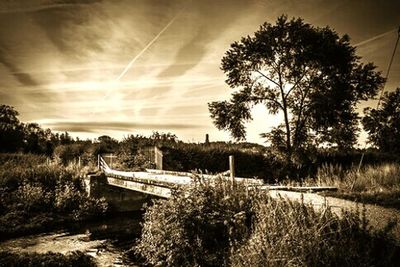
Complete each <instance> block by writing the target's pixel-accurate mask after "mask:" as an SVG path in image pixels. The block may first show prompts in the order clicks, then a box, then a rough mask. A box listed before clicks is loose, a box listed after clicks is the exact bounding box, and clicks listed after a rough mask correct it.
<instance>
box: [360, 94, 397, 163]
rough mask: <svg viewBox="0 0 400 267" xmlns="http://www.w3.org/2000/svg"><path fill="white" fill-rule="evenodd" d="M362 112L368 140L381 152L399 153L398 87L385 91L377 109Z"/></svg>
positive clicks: (367, 109)
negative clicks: (391, 90)
mask: <svg viewBox="0 0 400 267" xmlns="http://www.w3.org/2000/svg"><path fill="white" fill-rule="evenodd" d="M364 112H365V113H366V115H365V117H364V118H363V119H362V123H363V126H364V129H365V130H366V131H367V132H368V140H369V142H370V143H372V144H373V145H375V146H376V147H378V148H379V149H380V150H381V151H383V152H386V153H393V154H397V155H400V88H397V89H396V90H395V91H393V92H386V93H385V95H384V96H383V98H382V104H381V107H380V108H379V109H371V108H366V109H365V110H364Z"/></svg>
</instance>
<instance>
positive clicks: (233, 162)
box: [229, 155, 235, 185]
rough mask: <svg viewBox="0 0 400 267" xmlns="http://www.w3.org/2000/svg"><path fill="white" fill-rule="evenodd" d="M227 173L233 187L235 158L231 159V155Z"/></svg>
mask: <svg viewBox="0 0 400 267" xmlns="http://www.w3.org/2000/svg"><path fill="white" fill-rule="evenodd" d="M229 173H230V177H231V181H232V185H233V184H234V182H235V158H234V157H233V155H230V156H229Z"/></svg>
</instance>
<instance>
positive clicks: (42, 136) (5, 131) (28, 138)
mask: <svg viewBox="0 0 400 267" xmlns="http://www.w3.org/2000/svg"><path fill="white" fill-rule="evenodd" d="M18 115H19V113H18V111H16V110H15V109H14V108H13V107H11V106H8V105H0V152H26V153H28V152H29V153H36V154H46V155H52V154H53V151H54V148H55V147H56V146H57V145H66V144H71V143H73V142H74V140H73V138H72V137H71V136H70V135H69V134H68V132H65V133H61V134H59V133H52V132H51V130H50V129H43V128H41V127H40V126H39V125H38V124H37V123H23V122H21V121H20V120H19V119H18Z"/></svg>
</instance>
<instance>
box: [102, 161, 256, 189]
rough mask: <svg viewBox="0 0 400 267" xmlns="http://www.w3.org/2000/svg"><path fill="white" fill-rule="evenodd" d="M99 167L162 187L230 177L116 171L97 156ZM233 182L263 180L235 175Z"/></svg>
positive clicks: (252, 183) (168, 172) (155, 171)
mask: <svg viewBox="0 0 400 267" xmlns="http://www.w3.org/2000/svg"><path fill="white" fill-rule="evenodd" d="M99 167H100V169H101V171H103V172H104V173H105V174H106V175H108V176H111V177H114V178H119V179H125V180H130V181H134V182H142V183H144V184H151V185H159V186H162V187H169V188H174V187H177V186H178V187H179V186H187V185H191V184H194V183H195V181H196V180H198V178H201V179H207V180H211V181H212V180H215V179H216V178H217V177H218V178H220V179H221V178H222V179H226V180H228V179H231V178H230V177H227V176H224V175H223V174H214V175H211V174H201V173H200V174H199V173H191V172H177V171H165V170H155V169H146V171H145V172H143V171H141V172H127V171H118V170H114V169H111V168H110V167H109V166H108V164H107V162H106V161H105V160H104V159H103V158H102V157H101V156H99ZM234 180H235V182H238V183H244V184H247V185H263V184H264V183H263V181H262V180H261V179H252V178H242V177H235V178H234Z"/></svg>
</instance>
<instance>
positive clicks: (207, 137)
mask: <svg viewBox="0 0 400 267" xmlns="http://www.w3.org/2000/svg"><path fill="white" fill-rule="evenodd" d="M204 143H205V144H206V145H208V144H210V137H209V135H208V134H206V141H205V142H204Z"/></svg>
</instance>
